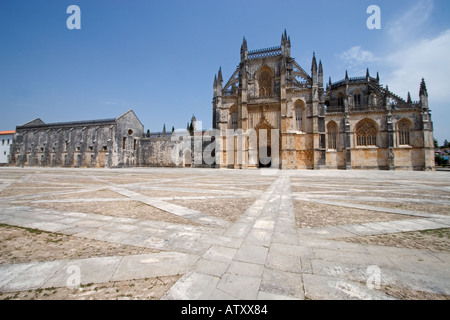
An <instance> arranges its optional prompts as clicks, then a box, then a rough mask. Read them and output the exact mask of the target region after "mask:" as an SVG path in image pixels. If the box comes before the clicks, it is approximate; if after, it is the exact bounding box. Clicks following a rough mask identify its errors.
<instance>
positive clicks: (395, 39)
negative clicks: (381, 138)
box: [0, 0, 450, 143]
mask: <svg viewBox="0 0 450 320" xmlns="http://www.w3.org/2000/svg"><path fill="white" fill-rule="evenodd" d="M72 4H74V5H78V6H79V7H80V9H81V30H69V29H68V28H67V26H66V20H67V18H68V17H69V16H70V15H69V14H67V13H66V9H67V7H68V6H69V5H72ZM372 4H374V5H378V6H379V7H380V9H381V29H380V30H369V29H368V28H367V27H366V21H367V19H368V18H369V16H370V15H369V14H367V13H366V9H367V7H368V6H369V5H372ZM449 17H450V2H449V1H448V0H441V1H438V0H413V1H412V0H396V1H384V0H342V1H336V0H318V1H303V0H295V1H284V0H278V1H274V0H271V1H269V0H239V1H235V0H229V1H226V2H224V1H217V0H202V1H200V0H185V1H175V0H164V1H156V0H133V1H125V0H108V1H106V0H95V1H93V0H70V1H66V0H33V1H31V0H20V1H18V0H1V1H0V108H1V116H0V130H10V129H14V128H15V126H16V125H21V124H24V123H26V122H28V121H29V120H32V119H34V118H37V117H39V118H41V119H42V120H43V121H44V122H60V121H72V120H90V119H103V118H113V117H117V116H119V115H121V114H122V113H124V112H126V111H127V110H129V109H133V110H134V111H135V113H136V114H137V116H138V117H139V119H140V120H141V122H142V123H143V124H144V126H145V129H146V130H147V129H150V131H153V132H154V131H161V130H162V127H163V124H166V127H167V128H168V129H169V128H171V127H172V126H174V127H175V128H185V127H186V123H187V122H188V121H189V120H190V118H191V116H192V114H195V116H196V118H197V120H201V121H203V128H210V127H211V125H212V124H211V121H212V104H211V101H212V94H213V89H212V84H213V79H214V75H215V74H216V73H217V71H218V69H219V67H220V66H221V67H222V71H223V75H224V78H225V79H224V80H225V81H227V80H228V77H230V76H231V75H232V73H233V72H234V70H235V68H236V66H237V65H238V63H239V59H240V46H241V43H242V38H243V37H244V36H245V37H246V39H247V42H248V47H249V50H253V49H259V48H266V47H271V46H278V45H280V41H281V34H282V32H283V31H284V29H286V30H287V33H288V35H289V36H290V38H291V43H292V48H291V55H292V56H293V57H294V58H295V59H296V61H297V62H298V63H299V64H300V65H301V66H302V67H303V68H304V69H305V70H307V71H309V70H310V67H311V59H312V53H313V51H315V53H316V57H317V58H318V59H321V60H322V63H323V67H324V78H325V80H326V81H327V80H328V77H331V79H332V81H338V80H340V79H343V78H344V75H345V70H348V72H349V76H351V77H352V76H362V75H365V70H366V68H367V67H368V68H369V70H370V73H371V75H376V72H377V71H379V73H380V80H381V83H383V84H388V85H389V89H390V90H392V91H393V92H395V93H396V94H398V95H400V96H402V97H404V98H406V95H407V92H408V91H411V95H412V99H413V100H418V99H419V97H418V94H419V84H420V80H421V78H422V77H424V78H425V81H426V83H427V87H428V93H429V102H430V108H431V110H432V119H433V122H434V128H435V138H437V139H438V141H439V143H442V142H443V140H444V139H447V140H450V129H449V128H450V126H449V124H448V123H449V120H450V111H449V110H450V105H449V101H450V81H449V78H448V75H449V74H450V63H449V62H450V61H449V54H448V52H450V19H449Z"/></svg>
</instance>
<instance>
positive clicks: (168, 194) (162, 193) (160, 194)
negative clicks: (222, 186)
mask: <svg viewBox="0 0 450 320" xmlns="http://www.w3.org/2000/svg"><path fill="white" fill-rule="evenodd" d="M137 192H139V193H140V194H143V195H145V196H147V197H152V198H173V197H202V196H211V193H198V192H187V191H186V192H184V191H178V190H176V191H175V190H172V191H170V190H167V191H166V190H139V191H137Z"/></svg>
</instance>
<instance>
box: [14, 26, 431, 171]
mask: <svg viewBox="0 0 450 320" xmlns="http://www.w3.org/2000/svg"><path fill="white" fill-rule="evenodd" d="M290 48H291V41H290V37H289V36H288V35H287V33H286V31H285V32H284V33H283V35H282V37H281V46H277V47H271V48H267V49H260V50H253V51H249V50H248V48H247V41H246V39H245V38H244V40H243V42H242V46H241V55H240V56H241V59H240V63H239V66H238V67H237V68H236V70H235V71H234V73H233V74H232V76H231V77H230V79H229V80H228V81H227V82H226V83H224V81H223V76H222V70H221V69H219V72H218V74H217V75H216V76H215V78H214V86H213V87H214V95H213V103H212V104H213V110H212V111H213V117H212V118H213V119H212V130H209V131H201V130H194V132H193V133H192V132H191V133H189V132H185V133H180V132H175V134H173V135H166V134H160V135H151V136H148V137H147V136H145V134H144V126H143V125H142V123H141V122H140V121H139V119H138V118H137V116H136V115H135V114H134V112H133V111H132V110H130V111H128V112H126V113H125V114H123V115H122V116H120V117H118V118H116V119H105V120H93V121H81V122H65V123H52V124H45V123H44V122H43V121H42V120H40V119H36V120H33V121H31V122H29V123H26V124H24V125H22V126H18V127H17V128H16V133H15V136H14V143H13V146H12V147H11V157H10V162H11V164H14V165H17V166H24V165H26V166H52V167H111V168H112V167H135V166H163V167H190V166H192V167H216V168H242V169H247V168H262V167H272V168H277V169H325V168H330V169H382V170H434V169H435V165H434V142H433V124H432V121H431V115H430V110H429V107H428V93H427V88H426V85H425V81H424V79H422V81H421V83H420V89H419V101H412V100H411V95H410V93H409V92H408V96H407V99H406V100H405V99H403V98H401V97H400V96H398V95H396V94H394V93H393V92H391V91H390V90H389V88H388V86H386V87H383V86H382V85H381V84H380V78H379V75H378V73H377V75H376V77H373V76H371V75H370V73H369V70H367V72H366V75H365V76H364V77H356V78H352V77H349V76H348V74H347V73H346V74H345V78H344V79H343V80H341V81H338V82H334V83H333V82H331V79H329V81H328V82H327V84H326V88H324V81H323V67H322V62H321V61H320V60H319V63H318V64H317V60H316V56H315V54H313V57H312V63H311V74H308V73H307V72H306V71H305V69H303V68H302V67H301V66H300V65H299V64H297V62H296V61H295V59H294V58H292V57H291V52H290ZM194 120H195V119H194ZM193 122H194V124H195V121H193ZM197 129H198V128H197Z"/></svg>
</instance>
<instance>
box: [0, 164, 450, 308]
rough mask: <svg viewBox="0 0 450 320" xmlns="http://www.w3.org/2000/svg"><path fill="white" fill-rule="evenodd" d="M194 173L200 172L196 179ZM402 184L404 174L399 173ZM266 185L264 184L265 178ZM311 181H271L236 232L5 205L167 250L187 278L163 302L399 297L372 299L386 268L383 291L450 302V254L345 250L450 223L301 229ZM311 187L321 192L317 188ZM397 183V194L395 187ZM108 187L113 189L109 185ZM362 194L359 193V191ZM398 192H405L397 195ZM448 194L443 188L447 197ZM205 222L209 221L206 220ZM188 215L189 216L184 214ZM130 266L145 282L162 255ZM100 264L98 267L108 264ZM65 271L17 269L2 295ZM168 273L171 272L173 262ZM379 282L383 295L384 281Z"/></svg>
mask: <svg viewBox="0 0 450 320" xmlns="http://www.w3.org/2000/svg"><path fill="white" fill-rule="evenodd" d="M130 172H133V170H130ZM162 172H166V171H164V170H163V171H162ZM167 172H168V171H167ZM180 172H181V171H180ZM189 172H191V173H192V172H194V171H192V170H189ZM195 172H198V174H200V175H201V174H203V173H206V174H208V175H211V179H216V181H217V184H218V185H220V177H221V175H222V174H224V175H226V176H227V178H229V179H231V178H230V177H233V176H235V177H236V178H237V179H239V178H240V177H239V176H238V175H234V174H233V175H228V172H227V171H225V172H223V171H220V170H219V171H214V170H211V171H205V170H201V171H195ZM315 174H316V173H314V175H315ZM327 174H328V172H320V173H317V175H318V177H319V178H320V179H322V183H323V179H324V178H325V176H326V175H327ZM329 174H330V177H329V179H332V180H333V181H334V182H335V183H338V182H339V181H345V180H344V179H343V178H345V176H346V175H349V176H351V177H359V176H365V177H366V178H367V177H368V178H369V179H368V180H366V181H365V182H364V183H365V184H367V185H370V184H371V182H372V181H371V180H370V179H371V178H376V179H380V176H384V173H378V172H376V173H374V172H369V173H367V172H350V173H347V172H344V173H342V172H334V171H332V172H330V173H329ZM395 174H397V173H395ZM245 175H248V177H252V176H254V175H257V176H259V173H258V172H256V173H245ZM411 175H412V176H414V177H415V176H416V175H417V174H416V173H411ZM400 176H403V175H401V174H400ZM418 176H420V175H418ZM259 177H260V178H261V176H259ZM303 177H307V178H308V180H309V181H310V180H311V177H314V176H313V173H311V172H295V173H294V172H280V174H279V175H278V176H277V177H276V179H275V180H273V179H271V180H270V181H271V182H272V183H271V184H270V186H269V187H268V188H267V189H266V190H265V191H264V192H262V193H258V194H259V197H258V198H257V200H256V201H255V202H254V203H253V204H252V205H251V206H250V207H249V208H248V209H247V210H246V211H245V213H244V214H242V215H241V217H240V218H239V219H238V220H236V221H235V222H233V223H229V222H226V223H217V224H214V223H209V224H208V223H204V224H200V225H184V224H174V223H168V222H162V221H149V220H143V219H130V218H117V217H112V216H105V215H98V214H88V213H82V212H63V211H58V210H49V209H40V208H30V207H27V206H17V205H14V204H13V203H12V202H10V201H9V202H3V203H2V204H0V222H1V223H6V224H12V225H19V226H24V227H33V228H38V229H42V230H46V231H54V232H61V233H65V234H71V235H75V236H80V237H91V238H93V239H99V240H103V241H110V242H117V243H124V244H131V245H135V246H143V247H151V248H154V249H157V250H160V251H161V253H167V254H169V256H170V255H172V254H173V255H174V256H175V257H181V256H184V257H187V258H186V260H185V261H186V263H185V264H184V265H183V270H181V271H177V272H180V274H184V275H183V276H182V277H181V278H180V280H179V281H178V282H177V283H175V285H174V286H172V288H171V289H170V290H169V291H168V292H167V293H166V295H165V296H164V299H304V298H309V299H390V298H392V297H391V296H389V295H386V294H385V293H383V291H382V290H378V289H375V290H374V289H371V288H370V286H368V285H367V280H368V279H373V277H371V275H372V274H369V273H368V270H378V269H376V268H375V267H378V268H379V271H380V272H379V273H378V276H379V280H380V285H381V286H383V285H394V286H399V287H402V286H404V287H408V288H411V289H412V290H418V291H429V292H433V293H438V294H444V295H450V292H449V288H450V284H449V283H448V279H450V275H449V271H448V270H449V268H448V266H449V265H450V257H449V254H448V253H447V252H443V253H430V252H428V251H426V250H416V249H406V248H393V247H385V246H374V245H364V244H359V243H347V242H344V241H342V240H344V239H345V238H346V237H355V236H362V235H370V234H386V233H394V232H402V231H412V230H424V229H438V228H448V227H449V226H450V221H449V217H448V216H446V215H435V214H430V213H427V212H414V211H411V210H407V212H391V211H392V210H391V209H388V208H382V207H380V208H378V209H379V210H380V211H383V210H384V211H383V212H391V213H394V214H404V215H408V216H411V218H410V219H406V220H401V221H385V222H367V223H358V224H346V225H337V226H325V227H320V228H301V229H297V228H296V221H295V219H296V217H295V214H294V208H293V200H294V199H297V198H298V197H299V196H300V197H301V198H302V200H306V199H304V198H306V197H303V195H302V194H299V193H292V190H291V183H290V181H291V180H293V179H295V181H296V182H295V183H296V184H301V183H302V179H303ZM403 177H404V176H403ZM439 177H440V178H441V181H444V180H442V177H441V176H439ZM320 179H319V180H320ZM411 179H414V178H411ZM417 180H419V179H417ZM309 183H310V184H314V182H311V181H310V182H309ZM392 184H394V185H395V181H394V182H392ZM419 184H420V183H419ZM100 186H101V187H105V186H104V185H101V184H100ZM142 186H145V184H140V187H142ZM410 186H411V185H409V187H410ZM357 187H358V186H357V185H355V188H357ZM89 188H92V185H86V188H85V189H84V190H89ZM95 188H97V186H95ZM108 188H119V190H118V191H120V192H121V194H122V195H124V196H126V197H128V198H129V199H136V200H137V199H139V200H142V201H162V202H163V203H156V204H158V205H165V204H164V202H165V201H164V200H162V199H156V198H152V197H150V199H148V198H147V197H146V196H143V197H142V195H141V194H139V192H138V191H139V187H137V186H136V185H135V186H133V184H122V185H119V184H108ZM405 188H406V184H405ZM396 189H397V190H396V191H399V190H398V189H399V188H396ZM418 189H420V188H418ZM441 190H443V189H442V188H441ZM442 192H444V191H442ZM37 199H38V197H37ZM307 201H312V202H317V203H319V202H320V201H325V202H327V204H330V205H336V206H340V205H342V204H343V203H340V202H338V201H336V199H327V198H326V196H324V197H322V198H314V197H309V198H308V199H307ZM345 205H346V206H351V205H352V204H349V203H345ZM180 207H182V206H180ZM373 208H374V207H373V206H368V207H366V208H364V209H367V210H371V209H373ZM172 209H173V210H175V211H176V210H178V209H179V208H176V207H173V208H172ZM186 209H187V208H186ZM183 210H184V209H183ZM183 212H185V211H181V213H180V215H183V214H184V213H183ZM414 213H415V214H414ZM200 214H202V215H206V214H204V213H201V212H200ZM186 216H189V215H188V214H186ZM200 216H201V215H197V216H196V215H195V214H194V215H192V216H191V217H192V219H194V220H195V219H197V221H200V218H199V217H200ZM127 257H128V256H127ZM129 257H130V258H129V259H128V260H126V261H131V262H130V263H126V264H123V266H124V267H123V268H124V269H122V270H123V271H124V272H123V273H122V274H126V275H127V277H130V279H133V277H141V276H142V274H143V273H145V272H147V271H148V270H151V269H152V264H154V263H155V264H157V263H159V262H158V258H155V256H151V257H150V256H149V257H146V258H143V259H141V257H133V256H129ZM124 258H125V257H124ZM124 258H122V259H124ZM93 259H94V258H93ZM105 259H107V260H103V262H104V263H110V266H116V265H115V264H114V263H120V262H118V261H117V258H116V257H105ZM108 259H109V260H108ZM133 259H134V260H133ZM139 259H141V260H144V261H145V263H146V264H145V266H146V267H144V266H142V264H141V263H140V262H139V263H138V262H133V261H137V260H139ZM169 260H170V259H169ZM101 261H102V260H100V262H98V263H100V264H101ZM139 261H140V260H139ZM172 261H173V260H172ZM94 262H95V260H89V259H88V260H87V261H84V262H83V263H86V265H89V264H90V263H93V264H94V265H95V263H94ZM80 263H81V262H80ZM164 263H166V262H164ZM175 264H176V262H175ZM65 265H67V261H55V262H51V263H50V262H48V264H45V263H44V265H39V266H31V265H28V266H27V265H21V266H19V267H21V268H22V271H23V272H22V271H18V272H12V271H11V270H12V269H11V270H9V271H5V273H1V274H2V275H3V274H6V275H13V276H14V275H17V276H18V277H19V278H18V279H17V282H15V280H14V278H12V279H10V280H9V281H8V282H7V283H4V286H5V285H8V286H9V288H13V287H14V285H16V286H17V287H20V288H24V287H26V285H23V286H22V287H21V284H20V283H21V282H20V281H22V282H23V277H24V276H26V274H27V272H28V273H30V274H35V273H33V272H35V271H36V270H39V269H41V270H47V271H48V273H46V274H49V276H48V277H47V278H45V281H46V282H48V281H50V282H49V283H51V281H57V278H54V277H55V275H56V274H59V275H61V272H62V270H64V269H61V268H63V266H65ZM167 265H168V266H169V267H170V266H172V264H171V263H170V262H168V263H167ZM374 266H375V267H374ZM147 267H148V270H147ZM370 267H372V268H370ZM5 268H6V267H5ZM56 268H59V269H58V270H59V271H57V272H55V273H52V270H55V269H56ZM155 268H156V266H155ZM83 269H85V271H86V272H88V270H89V268H83ZM156 269H157V268H156ZM2 270H3V269H2ZM5 270H6V269H5ZM27 270H28V271H27ZM33 270H34V271H33ZM93 270H95V268H93ZM10 271H11V272H10ZM47 271H46V272H47ZM20 275H22V278H20ZM86 276H88V275H86ZM92 277H93V278H95V273H92ZM25 278H26V277H25ZM21 279H22V280H21ZM375 280H376V277H375ZM5 281H6V280H5ZM374 283H375V287H376V285H377V281H374ZM41 285H44V284H41ZM33 286H36V284H34V285H33ZM5 288H6V287H5Z"/></svg>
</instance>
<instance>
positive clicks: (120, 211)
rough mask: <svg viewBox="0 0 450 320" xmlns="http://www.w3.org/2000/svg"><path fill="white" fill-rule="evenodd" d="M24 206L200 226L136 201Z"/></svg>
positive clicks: (53, 203) (30, 203)
mask: <svg viewBox="0 0 450 320" xmlns="http://www.w3.org/2000/svg"><path fill="white" fill-rule="evenodd" d="M24 205H27V206H31V207H38V208H45V209H52V210H61V211H69V212H73V211H75V212H84V213H95V214H101V215H105V216H113V217H121V218H133V219H143V220H154V221H164V222H170V223H180V224H190V225H198V224H196V223H194V222H192V221H190V220H187V219H184V218H181V217H178V216H176V215H174V214H171V213H168V212H166V211H163V210H160V209H158V208H155V207H152V206H150V205H147V204H145V203H142V202H139V201H134V200H130V201H104V202H29V203H24Z"/></svg>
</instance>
